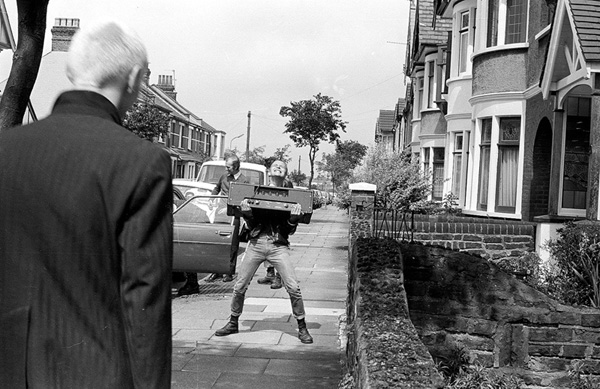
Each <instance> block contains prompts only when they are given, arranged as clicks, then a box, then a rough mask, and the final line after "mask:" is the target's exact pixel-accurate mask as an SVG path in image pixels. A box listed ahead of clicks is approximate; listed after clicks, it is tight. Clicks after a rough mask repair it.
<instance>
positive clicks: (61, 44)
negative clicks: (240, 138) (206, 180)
mask: <svg viewBox="0 0 600 389" xmlns="http://www.w3.org/2000/svg"><path fill="white" fill-rule="evenodd" d="M79 23H80V21H79V19H63V18H59V19H56V20H55V24H54V26H53V27H52V30H51V33H52V50H51V51H50V52H49V53H47V54H45V55H44V56H43V57H42V62H41V65H40V69H39V72H38V77H37V80H36V83H35V85H34V88H33V90H32V93H31V99H30V100H31V107H32V108H33V112H34V113H35V116H34V115H33V113H32V112H31V110H28V111H27V113H26V115H25V118H24V123H25V124H26V123H29V122H31V121H32V120H35V117H36V116H37V118H38V119H41V118H44V117H46V116H48V115H49V114H50V113H51V111H52V107H53V106H54V102H55V101H56V98H57V97H58V96H59V95H60V94H61V93H62V92H64V91H67V90H69V89H72V87H73V86H72V84H71V83H70V81H69V80H68V78H67V76H66V73H65V68H66V63H67V50H68V48H69V45H70V42H71V39H72V38H73V35H74V34H75V33H76V32H77V30H78V29H79ZM149 76H150V74H148V77H149ZM148 77H147V79H146V81H145V83H144V85H143V87H142V90H141V92H140V96H139V100H140V101H141V102H145V103H148V104H151V105H153V106H154V107H156V108H158V109H160V110H161V111H163V112H165V113H167V114H168V115H169V119H170V120H169V121H170V126H169V133H168V136H167V137H166V139H157V142H159V143H162V144H164V145H165V147H166V148H167V150H168V151H169V153H170V155H171V160H172V168H173V177H177V178H194V177H196V175H197V172H198V170H199V167H200V164H201V163H202V162H203V161H204V160H206V159H223V155H224V151H225V150H224V144H225V141H224V140H225V135H226V134H225V132H223V131H219V130H217V129H215V128H214V127H212V126H211V125H210V124H208V123H207V122H206V121H204V120H203V119H202V118H200V117H198V116H197V115H195V114H194V113H192V112H191V111H190V110H189V109H187V108H185V107H184V106H183V105H182V104H181V103H179V102H178V101H177V99H176V97H177V93H176V91H175V85H174V81H173V76H172V75H159V76H158V82H157V83H156V84H153V85H150V84H149V80H148ZM5 85H6V80H4V81H2V82H0V91H2V90H3V89H4V88H5Z"/></svg>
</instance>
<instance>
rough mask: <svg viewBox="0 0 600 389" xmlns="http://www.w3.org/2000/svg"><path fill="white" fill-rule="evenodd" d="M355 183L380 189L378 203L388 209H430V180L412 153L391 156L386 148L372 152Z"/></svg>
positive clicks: (370, 150)
mask: <svg viewBox="0 0 600 389" xmlns="http://www.w3.org/2000/svg"><path fill="white" fill-rule="evenodd" d="M354 180H355V181H356V182H360V181H364V182H369V183H371V184H375V185H377V200H378V202H380V204H382V205H385V206H387V207H390V208H394V209H398V210H402V211H421V210H423V208H426V207H428V206H429V205H428V201H427V197H428V195H429V193H431V184H430V183H429V177H428V176H427V173H426V174H424V173H423V172H421V170H420V168H419V164H418V163H417V162H415V161H411V159H410V153H408V152H387V151H386V150H385V149H384V148H383V147H382V146H376V147H374V148H370V149H369V151H368V152H367V155H366V156H365V158H364V160H363V163H362V165H361V166H360V167H359V168H358V169H357V172H356V174H355V176H354Z"/></svg>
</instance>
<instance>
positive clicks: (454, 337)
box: [340, 207, 600, 388]
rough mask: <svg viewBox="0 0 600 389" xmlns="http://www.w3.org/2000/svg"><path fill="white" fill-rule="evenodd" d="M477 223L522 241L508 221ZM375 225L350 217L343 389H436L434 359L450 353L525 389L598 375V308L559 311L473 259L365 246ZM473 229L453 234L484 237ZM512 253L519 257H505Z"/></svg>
mask: <svg viewBox="0 0 600 389" xmlns="http://www.w3.org/2000/svg"><path fill="white" fill-rule="evenodd" d="M479 220H481V219H479ZM428 223H431V221H429V222H428ZM433 223H438V221H436V222H433ZM439 223H442V224H443V222H439ZM467 224H468V225H475V224H478V223H475V222H471V223H467ZM479 224H481V225H488V224H494V225H502V224H506V226H507V227H506V229H505V230H499V231H498V232H496V230H495V228H496V227H494V230H493V231H494V232H493V233H492V231H491V230H490V227H486V228H488V232H487V233H486V236H487V235H489V236H494V235H496V236H497V237H500V238H503V239H506V240H504V242H505V243H517V242H514V241H513V242H510V241H509V240H508V238H510V237H512V238H514V237H515V236H519V235H517V234H513V235H511V234H509V233H507V232H508V231H510V228H511V227H508V226H509V225H510V224H511V223H510V222H508V221H507V222H506V223H497V224H495V223H481V222H480V223H479ZM519 225H520V226H527V224H526V223H516V224H515V227H512V229H513V231H520V229H521V228H525V229H528V228H530V227H516V226H519ZM372 227H373V209H372V208H368V207H367V208H361V209H360V210H356V209H351V227H350V234H349V283H348V289H349V297H348V304H347V321H348V327H347V332H348V334H347V335H348V336H347V339H348V344H347V347H346V350H347V356H348V374H347V376H350V377H351V379H349V380H348V379H347V380H346V381H345V383H342V384H341V385H340V388H379V387H381V388H437V387H442V381H441V376H440V375H439V373H437V370H436V369H435V363H434V361H433V358H432V355H433V356H435V357H436V358H437V357H444V356H447V354H448V351H449V350H451V349H452V348H453V347H455V346H462V347H465V349H467V350H468V352H469V357H470V362H472V363H479V364H481V365H483V366H485V367H487V368H489V369H494V370H500V371H504V372H509V373H511V374H515V375H517V376H519V377H521V378H522V379H523V380H524V381H525V382H526V383H527V385H529V386H528V387H530V388H551V387H552V388H554V387H556V388H560V387H566V383H567V380H568V378H567V376H566V373H567V369H568V368H569V367H571V366H573V365H574V364H576V363H579V364H580V366H581V367H582V368H583V371H586V372H588V373H590V374H592V375H594V376H597V377H600V311H599V310H594V309H578V308H574V307H570V306H565V305H561V304H559V303H558V302H556V301H554V300H552V299H550V298H549V297H547V296H546V295H544V294H542V293H540V292H538V291H536V290H535V289H533V288H531V287H529V286H528V285H526V284H524V283H522V282H520V281H519V280H517V279H516V278H514V277H513V276H511V275H509V274H506V273H505V272H503V271H502V270H501V269H500V268H498V267H497V266H496V265H494V264H493V263H491V262H490V261H488V260H486V259H485V257H486V255H483V256H482V254H481V253H480V252H474V253H473V254H476V255H471V254H469V253H466V252H458V251H453V250H451V249H446V248H443V247H436V246H433V245H432V246H424V245H422V244H418V243H413V244H407V243H403V244H401V243H399V242H397V241H394V240H392V239H376V238H371V237H370V236H371V231H372ZM437 228H441V229H442V231H440V232H438V231H437V230H436V231H435V234H459V232H450V231H446V232H444V231H443V230H444V228H445V227H437V226H436V227H435V229H437ZM480 228H482V229H481V230H480V232H474V233H473V232H470V231H467V232H464V231H461V232H460V234H462V235H463V237H464V236H466V235H470V234H475V235H477V234H481V233H482V231H483V227H481V226H480ZM528 231H529V230H528ZM519 234H520V232H519ZM534 235H535V232H534V233H533V236H534ZM453 241H455V240H453ZM440 242H446V241H445V240H443V239H441V240H440ZM481 242H482V243H486V244H487V243H490V244H491V242H485V240H484V239H483V240H482V241H481ZM521 243H527V242H521ZM432 244H433V240H432ZM436 245H438V244H437V243H436ZM440 246H444V247H448V245H447V244H442V245H440ZM524 247H528V246H527V245H525V246H524ZM449 248H452V245H450V247H449ZM513 249H514V250H515V251H516V250H519V249H518V248H517V247H516V248H508V247H505V248H503V249H502V250H504V251H507V250H513ZM522 252H523V251H522V250H521V251H520V253H522ZM487 258H490V259H491V258H492V256H489V255H488V256H487Z"/></svg>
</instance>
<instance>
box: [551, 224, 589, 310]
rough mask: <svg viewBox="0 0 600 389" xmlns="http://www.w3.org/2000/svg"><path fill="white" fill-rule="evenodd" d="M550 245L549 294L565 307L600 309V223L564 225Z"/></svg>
mask: <svg viewBox="0 0 600 389" xmlns="http://www.w3.org/2000/svg"><path fill="white" fill-rule="evenodd" d="M557 232H558V239H557V240H555V241H550V242H549V243H548V249H549V251H550V254H551V256H552V259H553V260H554V265H555V266H553V268H552V269H550V270H548V271H547V274H546V275H545V276H546V277H545V278H546V280H545V281H546V283H547V285H548V293H549V294H550V295H551V296H552V297H554V298H556V299H558V300H559V301H562V302H564V303H566V304H572V305H579V304H582V305H591V306H593V307H600V267H599V266H600V224H575V223H573V222H567V223H565V226H564V227H563V228H560V229H558V230H557Z"/></svg>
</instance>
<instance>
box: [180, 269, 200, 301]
mask: <svg viewBox="0 0 600 389" xmlns="http://www.w3.org/2000/svg"><path fill="white" fill-rule="evenodd" d="M185 276H186V278H187V279H186V282H185V285H183V286H182V287H181V289H179V290H178V291H177V295H178V296H187V295H190V294H196V293H199V292H200V287H199V286H198V274H196V273H185Z"/></svg>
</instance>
